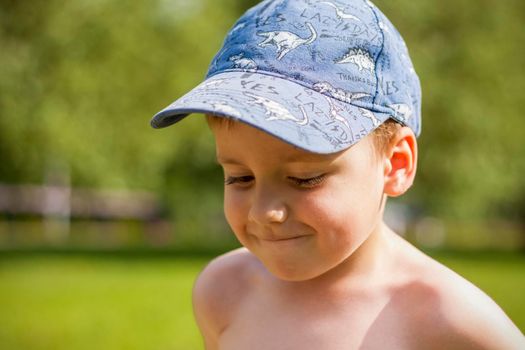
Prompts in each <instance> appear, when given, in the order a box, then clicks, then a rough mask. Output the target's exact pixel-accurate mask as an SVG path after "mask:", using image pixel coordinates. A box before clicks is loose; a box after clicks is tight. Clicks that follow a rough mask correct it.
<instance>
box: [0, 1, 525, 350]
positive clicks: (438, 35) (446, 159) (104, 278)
mask: <svg viewBox="0 0 525 350" xmlns="http://www.w3.org/2000/svg"><path fill="white" fill-rule="evenodd" d="M255 3H257V1H253V0H251V1H248V0H223V1H213V0H191V1H190V0H149V1H146V0H136V1H133V2H130V1H123V0H70V1H64V0H35V1H32V2H27V1H15V0H0V48H1V49H0V50H1V51H0V52H1V53H0V324H2V327H0V348H2V349H3V348H6V349H60V348H64V349H65V348H68V349H82V348H87V347H93V346H96V347H98V348H100V349H120V348H121V349H133V348H136V349H199V348H200V347H201V345H200V340H199V337H198V334H197V331H196V329H195V326H194V324H193V321H192V317H191V304H190V299H189V296H190V290H191V284H192V282H193V280H194V278H195V276H196V274H197V273H198V271H199V270H200V268H202V266H203V265H204V264H205V262H206V261H208V260H209V259H210V257H211V256H213V255H214V254H218V253H220V252H223V251H226V250H227V249H230V248H231V247H235V246H236V245H237V243H236V242H235V240H234V239H233V237H232V235H231V234H230V233H229V230H228V227H227V225H226V223H225V221H224V219H223V216H222V208H221V201H222V175H221V171H220V169H219V168H218V167H217V166H216V165H215V163H214V152H213V142H212V139H211V135H210V132H209V131H208V130H207V127H206V125H205V122H204V120H203V118H202V117H200V116H194V117H191V118H188V119H187V120H186V121H185V122H184V123H181V124H178V125H177V127H174V128H167V129H163V130H153V129H151V128H150V127H149V125H148V123H149V119H150V118H151V116H152V115H153V114H154V113H156V112H157V111H158V110H160V109H162V108H163V107H165V106H166V105H167V104H169V103H171V102H172V101H173V100H174V99H175V98H177V97H179V96H181V95H182V94H183V93H184V92H186V91H188V90H189V89H191V88H192V87H194V86H195V85H196V84H198V83H199V82H200V81H201V80H202V78H203V76H204V74H205V72H206V70H207V66H208V63H209V62H210V61H211V59H212V57H213V55H214V54H215V52H216V51H217V50H218V49H219V47H220V45H221V43H222V40H223V37H224V35H225V33H226V32H227V30H228V29H229V28H231V26H232V25H233V23H234V21H235V19H236V18H237V17H238V16H240V15H241V14H242V13H243V12H244V11H245V10H246V9H247V8H249V7H250V6H252V5H254V4H255ZM375 3H376V4H377V5H378V6H379V7H380V8H381V9H382V10H383V12H385V14H386V15H387V16H388V17H389V18H390V19H391V20H392V22H393V23H394V24H395V25H396V26H397V28H398V29H399V31H400V32H401V33H402V35H403V36H404V38H405V40H406V42H407V44H408V47H409V49H410V53H411V57H412V60H413V62H414V65H415V68H416V71H417V72H418V74H419V76H420V79H421V82H422V87H423V132H422V135H421V137H420V138H419V149H420V159H419V166H418V167H419V168H418V175H417V180H416V183H415V185H414V187H413V188H412V189H411V191H410V192H409V193H408V194H407V195H405V196H404V197H403V198H400V199H396V200H395V201H391V202H390V203H389V209H388V213H387V220H388V221H389V222H390V223H391V224H392V226H394V227H395V228H396V229H397V230H398V231H399V232H400V233H401V234H403V235H404V236H405V237H406V238H407V239H408V240H410V241H412V242H413V243H415V244H416V245H418V246H419V247H421V248H423V249H426V250H428V251H430V252H431V254H433V255H434V256H435V257H436V258H437V259H438V260H440V261H442V262H444V263H446V264H447V265H448V266H451V267H452V268H454V269H455V270H457V271H458V272H460V273H461V274H463V275H464V276H466V277H467V278H469V279H471V280H472V281H474V282H475V283H477V284H478V285H480V286H481V287H482V288H483V289H484V290H485V291H487V292H489V294H490V295H491V296H492V297H493V298H495V299H496V301H497V302H498V303H499V304H500V305H502V306H503V307H504V309H505V311H506V312H507V313H509V315H511V317H512V318H513V320H514V321H515V322H516V323H517V324H518V325H519V326H520V328H521V329H522V330H523V329H525V319H524V318H523V315H524V314H525V300H523V297H522V295H525V285H524V283H525V282H524V281H525V276H524V274H525V273H524V272H523V271H525V258H524V251H525V181H523V174H524V173H525V156H524V154H525V147H524V146H523V145H524V136H525V134H524V130H525V118H523V117H522V116H521V113H520V112H521V109H520V107H521V106H522V105H523V104H524V102H525V101H524V98H525V94H524V93H523V92H524V91H525V73H524V70H523V69H522V67H523V64H524V57H525V31H523V29H522V26H523V23H525V3H524V2H522V1H519V0H507V1H497V0H479V1H477V2H473V1H468V0H454V1H452V0H441V1H437V0H430V1H409V0H399V1H386V0H377V1H375Z"/></svg>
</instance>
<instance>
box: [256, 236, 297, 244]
mask: <svg viewBox="0 0 525 350" xmlns="http://www.w3.org/2000/svg"><path fill="white" fill-rule="evenodd" d="M301 237H306V236H305V235H302V236H293V237H285V238H261V239H262V240H263V241H268V242H286V241H293V240H295V239H298V238H301Z"/></svg>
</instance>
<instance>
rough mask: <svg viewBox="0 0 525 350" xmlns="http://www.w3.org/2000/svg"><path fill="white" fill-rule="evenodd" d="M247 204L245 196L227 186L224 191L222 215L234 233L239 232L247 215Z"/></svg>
mask: <svg viewBox="0 0 525 350" xmlns="http://www.w3.org/2000/svg"><path fill="white" fill-rule="evenodd" d="M248 210H249V207H248V204H247V200H246V198H245V196H243V195H242V194H239V193H235V192H233V191H231V190H228V189H227V188H226V189H225V191H224V216H225V217H226V221H227V222H228V224H229V225H230V227H231V229H232V230H233V231H234V233H236V234H237V233H238V232H240V229H241V228H242V227H243V226H244V225H245V220H246V218H247V217H248Z"/></svg>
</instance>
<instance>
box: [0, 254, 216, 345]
mask: <svg viewBox="0 0 525 350" xmlns="http://www.w3.org/2000/svg"><path fill="white" fill-rule="evenodd" d="M205 261H206V260H205V259H203V258H161V259H159V258H151V257H149V258H148V257H143V256H137V257H135V258H134V257H124V258H123V257H111V256H109V257H104V256H89V255H82V256H57V255H49V256H48V255H38V256H27V257H24V256H17V257H16V258H8V259H1V260H0V286H1V287H0V325H1V326H0V349H57V350H58V349H90V350H91V349H97V350H102V349H181V350H182V349H184V350H188V349H200V348H202V346H201V341H200V338H199V334H198V330H197V328H196V326H195V325H194V322H193V317H192V311H191V286H192V283H193V280H194V278H195V277H196V275H197V273H198V272H199V270H200V269H201V268H202V267H203V265H204V264H205Z"/></svg>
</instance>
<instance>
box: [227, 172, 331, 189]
mask: <svg viewBox="0 0 525 350" xmlns="http://www.w3.org/2000/svg"><path fill="white" fill-rule="evenodd" d="M325 178H326V175H325V174H322V175H319V176H314V177H310V178H307V179H302V178H298V177H293V176H289V177H288V179H289V180H291V181H292V182H294V183H295V184H296V185H297V186H299V187H306V188H312V187H315V186H318V185H320V184H321V183H322V182H323V181H324V180H325ZM253 180H254V178H253V176H228V177H227V178H226V179H225V180H224V184H225V185H234V184H240V185H247V184H248V183H249V182H251V181H253Z"/></svg>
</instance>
